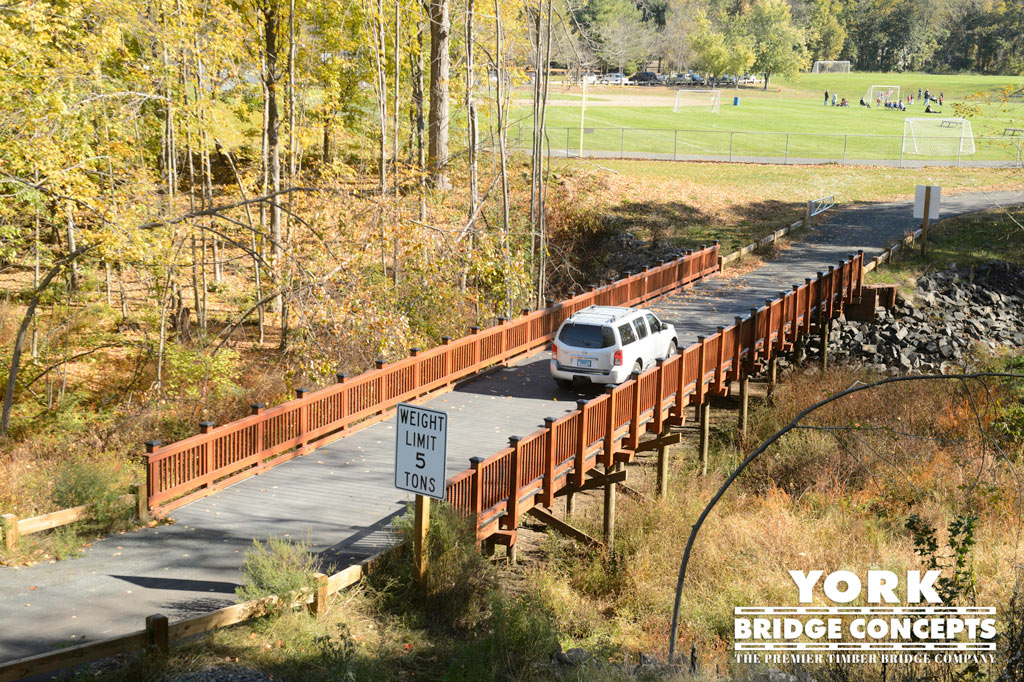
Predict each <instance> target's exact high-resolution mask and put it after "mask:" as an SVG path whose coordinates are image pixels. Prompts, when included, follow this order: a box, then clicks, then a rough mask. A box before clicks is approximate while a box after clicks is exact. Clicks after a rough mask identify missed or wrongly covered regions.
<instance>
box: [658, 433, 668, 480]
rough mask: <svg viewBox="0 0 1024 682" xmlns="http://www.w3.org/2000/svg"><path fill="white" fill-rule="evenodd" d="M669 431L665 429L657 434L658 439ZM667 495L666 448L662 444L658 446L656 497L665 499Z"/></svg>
mask: <svg viewBox="0 0 1024 682" xmlns="http://www.w3.org/2000/svg"><path fill="white" fill-rule="evenodd" d="M669 433H670V430H669V429H665V430H664V431H663V432H662V433H660V434H658V438H664V437H665V436H667V435H669ZM667 494H668V446H667V445H665V444H664V443H662V444H661V445H659V446H658V497H665V496H666V495H667Z"/></svg>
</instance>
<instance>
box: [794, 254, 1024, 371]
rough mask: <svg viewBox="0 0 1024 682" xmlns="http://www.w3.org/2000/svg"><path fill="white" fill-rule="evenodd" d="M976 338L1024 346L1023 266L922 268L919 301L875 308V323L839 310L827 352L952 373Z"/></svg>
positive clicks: (888, 366) (876, 364)
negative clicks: (852, 318)
mask: <svg viewBox="0 0 1024 682" xmlns="http://www.w3.org/2000/svg"><path fill="white" fill-rule="evenodd" d="M979 343H980V344H984V345H987V346H989V347H990V348H995V347H997V346H1012V347H1016V348H1022V347H1024V267H1022V266H1020V265H1016V264H1013V263H1006V262H1003V261H989V262H986V263H982V264H980V265H976V266H974V267H973V268H971V267H956V266H955V265H954V266H952V267H951V268H950V269H948V270H943V271H938V272H932V273H928V274H926V275H923V276H921V277H920V278H919V279H918V281H917V291H916V295H915V297H914V300H907V299H902V298H898V299H897V304H896V306H895V307H894V308H893V309H892V310H886V309H884V308H879V309H877V310H876V311H875V320H874V321H873V322H854V321H847V320H845V319H844V318H843V317H840V318H839V320H838V321H837V324H836V325H835V326H834V327H833V329H832V332H831V334H830V336H829V356H830V360H831V358H834V359H835V361H836V362H839V363H844V362H845V363H857V364H861V365H867V366H870V367H872V368H874V369H876V370H879V371H886V370H890V371H893V370H894V371H898V372H915V373H935V372H949V371H952V370H954V369H956V368H958V367H961V366H962V365H963V363H964V361H965V358H966V356H967V354H968V351H969V350H970V349H971V348H972V347H973V346H975V345H976V344H979ZM817 354H818V351H817V350H816V349H814V348H813V347H812V349H811V352H810V353H809V356H811V357H813V356H814V355H817Z"/></svg>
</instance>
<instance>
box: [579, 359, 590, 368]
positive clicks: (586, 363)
mask: <svg viewBox="0 0 1024 682" xmlns="http://www.w3.org/2000/svg"><path fill="white" fill-rule="evenodd" d="M576 366H577V367H593V366H594V361H593V360H590V359H587V358H576Z"/></svg>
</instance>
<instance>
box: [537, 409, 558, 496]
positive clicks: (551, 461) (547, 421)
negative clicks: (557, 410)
mask: <svg viewBox="0 0 1024 682" xmlns="http://www.w3.org/2000/svg"><path fill="white" fill-rule="evenodd" d="M554 424H555V418H554V417H544V428H545V429H547V435H546V436H545V441H544V487H543V488H542V492H541V502H540V503H541V504H542V505H544V506H545V507H547V508H548V509H551V505H553V504H554V503H555V428H554Z"/></svg>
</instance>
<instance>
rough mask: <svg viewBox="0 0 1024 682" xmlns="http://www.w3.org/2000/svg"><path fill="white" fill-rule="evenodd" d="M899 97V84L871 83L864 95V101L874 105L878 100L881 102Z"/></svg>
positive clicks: (894, 100)
mask: <svg viewBox="0 0 1024 682" xmlns="http://www.w3.org/2000/svg"><path fill="white" fill-rule="evenodd" d="M899 98H900V86H898V85H872V86H871V87H870V88H868V91H867V93H865V95H864V101H865V102H867V103H868V104H871V105H875V104H877V103H878V101H879V100H881V101H882V102H896V101H898V100H899Z"/></svg>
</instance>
